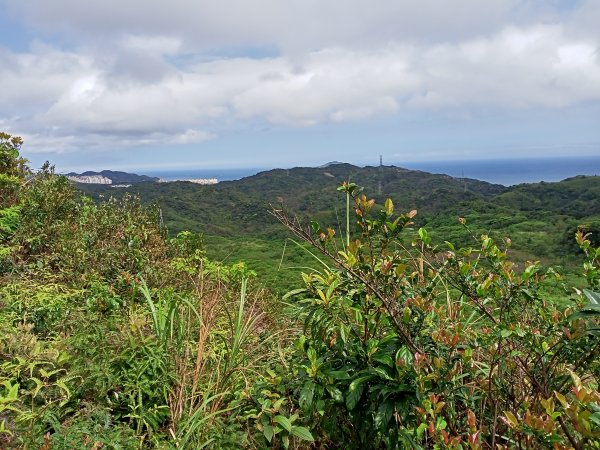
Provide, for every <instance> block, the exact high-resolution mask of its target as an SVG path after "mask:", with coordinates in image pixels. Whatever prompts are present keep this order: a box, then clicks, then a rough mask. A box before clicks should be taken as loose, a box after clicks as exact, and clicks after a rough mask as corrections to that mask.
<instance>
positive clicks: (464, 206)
mask: <svg viewBox="0 0 600 450" xmlns="http://www.w3.org/2000/svg"><path fill="white" fill-rule="evenodd" d="M348 180H360V184H361V186H364V188H365V192H369V193H371V194H375V195H374V199H375V200H376V202H377V203H378V204H380V205H381V204H383V202H384V200H385V199H386V198H388V197H391V198H394V199H395V201H396V203H397V204H398V205H399V207H400V208H402V209H403V210H407V211H410V210H413V209H416V210H417V211H418V213H419V214H418V215H417V217H416V218H415V220H416V224H417V225H419V226H428V227H430V228H432V230H433V231H432V236H434V237H437V238H440V239H441V240H450V241H452V242H456V243H461V244H466V243H467V242H469V239H470V236H469V234H468V233H466V232H465V229H464V227H462V226H461V225H460V223H459V222H458V218H459V217H464V218H466V219H467V220H468V222H469V224H470V227H471V228H472V229H473V230H474V231H476V232H477V233H480V232H486V233H489V234H490V235H492V236H494V237H496V238H504V237H505V236H511V237H513V238H514V239H513V240H514V241H515V246H514V248H513V252H514V253H515V257H516V258H517V259H518V261H521V262H525V261H527V260H536V259H541V260H543V261H544V262H545V263H548V264H560V265H563V266H566V268H567V269H568V271H570V272H574V271H576V267H577V266H578V265H579V261H578V260H577V259H576V258H573V255H574V254H575V253H576V250H577V247H576V245H575V244H574V243H573V235H574V233H575V231H576V230H577V229H578V227H582V228H583V229H585V230H587V231H589V232H593V236H597V235H599V234H600V233H598V231H600V202H597V201H595V200H596V199H598V198H600V177H576V178H572V179H568V180H564V181H562V182H559V183H536V184H524V185H519V186H513V187H510V188H507V187H504V186H500V185H494V184H490V183H486V182H483V181H478V180H470V179H456V178H452V177H449V176H447V175H435V174H430V173H426V172H420V171H413V170H407V169H401V168H397V167H364V168H359V167H356V166H352V165H350V164H330V165H328V166H327V167H325V168H294V169H289V170H283V169H276V170H271V171H266V172H261V173H259V174H257V175H255V176H251V177H248V178H244V179H242V180H238V181H231V182H223V183H219V184H218V185H214V186H198V185H194V184H192V183H185V182H178V183H168V184H155V183H150V184H143V185H138V186H135V187H132V188H130V189H128V190H127V192H129V193H134V194H135V195H139V196H140V198H141V199H142V200H143V201H144V202H145V203H148V204H156V205H158V206H159V207H160V208H161V209H162V212H163V218H164V221H165V224H166V225H167V227H168V228H169V230H170V231H171V232H172V233H173V234H175V233H176V232H178V231H181V230H192V231H195V232H200V233H202V234H203V236H204V241H205V245H206V250H207V252H208V254H209V255H210V256H211V257H213V258H215V259H217V260H224V261H228V262H237V261H246V262H248V263H249V264H250V265H252V267H253V268H255V269H256V270H257V271H258V273H259V274H260V275H261V279H262V280H264V281H265V282H266V283H267V284H268V286H269V287H270V288H273V289H278V290H279V291H280V292H284V291H285V290H287V289H289V288H291V287H292V285H293V283H295V282H297V281H298V277H297V275H296V272H295V271H294V270H286V269H285V268H286V267H297V266H307V265H312V264H313V262H314V260H312V259H311V258H310V257H309V256H307V253H306V252H303V251H302V250H299V249H298V248H297V247H296V246H295V245H293V244H292V245H286V242H285V241H286V239H287V237H288V236H287V235H286V233H285V232H284V231H283V230H282V228H281V227H280V226H279V225H278V224H277V222H276V221H275V220H274V218H273V217H272V216H271V215H269V214H267V212H268V211H269V209H270V207H271V206H275V207H277V208H284V209H287V210H289V211H292V212H293V213H294V214H295V215H297V216H298V217H300V218H302V219H304V220H318V221H321V222H325V223H329V224H331V225H332V226H333V227H334V228H335V229H336V231H337V232H338V234H339V233H340V231H341V230H340V225H341V224H342V222H343V217H342V216H343V215H344V211H345V208H346V204H345V200H344V198H343V197H340V196H339V194H338V192H337V191H336V188H337V187H338V186H339V185H340V183H342V182H343V181H348ZM79 187H80V188H81V189H82V190H83V191H84V192H86V193H87V194H89V195H91V196H92V197H94V198H99V196H100V195H104V196H105V197H107V196H110V195H120V193H115V192H114V190H111V189H110V188H106V187H102V186H79ZM379 192H380V193H379ZM592 239H596V238H595V237H593V238H592ZM595 242H596V243H597V241H595ZM288 244H289V242H288ZM284 249H285V251H284Z"/></svg>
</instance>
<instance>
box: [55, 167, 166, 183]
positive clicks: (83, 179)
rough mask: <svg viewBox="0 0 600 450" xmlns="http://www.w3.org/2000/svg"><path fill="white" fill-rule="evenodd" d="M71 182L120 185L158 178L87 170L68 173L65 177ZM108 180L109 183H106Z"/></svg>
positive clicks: (152, 180) (155, 180)
mask: <svg viewBox="0 0 600 450" xmlns="http://www.w3.org/2000/svg"><path fill="white" fill-rule="evenodd" d="M66 176H67V177H69V179H71V180H72V181H75V182H77V183H85V184H121V183H127V184H132V183H148V182H157V181H159V178H156V177H149V176H147V175H137V174H135V173H127V172H119V171H116V170H102V171H101V172H94V171H91V170H88V171H87V172H83V173H75V172H70V173H68V174H67V175H66ZM108 180H110V181H108Z"/></svg>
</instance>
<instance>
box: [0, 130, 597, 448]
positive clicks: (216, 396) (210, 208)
mask: <svg viewBox="0 0 600 450" xmlns="http://www.w3.org/2000/svg"><path fill="white" fill-rule="evenodd" d="M0 144H1V145H2V147H1V148H0V150H1V152H0V169H1V170H0V175H2V176H3V178H2V180H4V181H3V183H4V184H1V185H0V189H4V190H3V191H2V192H3V193H4V195H3V197H2V202H3V203H2V204H1V205H0V245H1V246H0V447H2V448H43V449H50V448H69V449H70V448H89V449H95V450H97V449H99V448H115V449H140V448H160V449H165V448H218V449H228V448H230V449H237V448H265V447H273V448H297V449H298V448H415V449H418V448H436V449H437V448H447V449H450V448H463V449H464V448H472V449H477V448H496V449H497V448H557V449H562V448H565V449H566V448H575V449H580V448H599V447H600V443H599V439H600V437H599V436H600V415H599V414H600V413H599V411H600V396H599V394H598V374H599V373H600V366H599V365H598V361H599V359H600V358H598V355H599V353H600V343H599V341H598V337H599V336H600V331H599V330H600V325H599V321H600V311H599V310H598V302H599V301H600V294H599V292H600V275H599V257H600V249H599V248H597V245H596V241H594V240H593V236H590V234H589V233H590V232H593V231H594V230H595V229H594V228H593V226H592V225H593V221H591V220H587V219H589V217H587V218H586V221H585V223H584V222H581V224H583V225H586V226H579V227H578V226H577V225H579V224H580V223H579V219H578V218H583V217H584V216H583V215H582V214H580V213H577V212H576V211H577V205H580V202H581V201H583V200H585V198H586V197H585V195H584V194H581V195H579V197H577V199H576V201H575V202H574V203H573V204H569V205H565V204H564V202H563V203H561V204H562V205H563V206H562V207H563V213H564V214H567V215H569V217H570V218H571V219H573V221H571V222H569V223H567V224H566V227H563V228H560V226H558V225H556V224H557V223H558V221H560V220H562V218H564V216H561V218H560V219H557V220H556V222H553V223H550V222H551V221H550V220H549V212H548V211H547V210H546V211H544V210H543V208H538V207H537V206H535V207H532V206H531V204H536V205H537V204H538V203H539V202H538V201H537V200H536V199H537V198H541V197H542V196H543V195H546V194H547V193H548V194H549V195H550V197H549V198H551V200H549V202H548V203H549V204H550V205H554V206H552V207H553V208H554V207H556V208H558V207H559V206H558V205H559V203H560V202H559V201H558V200H557V199H558V198H560V197H561V195H562V194H561V193H562V192H564V190H565V189H566V190H567V191H569V192H570V194H569V195H570V196H571V197H574V196H576V195H575V193H578V192H580V191H581V190H582V186H584V185H585V186H589V185H590V183H593V182H594V180H593V179H592V181H590V179H573V180H566V181H565V182H564V183H563V184H561V185H560V186H554V185H552V186H537V185H534V186H529V187H527V186H521V187H517V188H514V189H510V190H507V189H504V188H502V187H498V186H492V185H488V184H486V183H478V182H468V183H467V184H468V188H469V189H470V191H468V192H466V193H465V191H464V184H463V183H458V184H457V183H455V182H453V181H451V180H450V181H449V180H448V178H447V177H443V176H423V175H422V174H416V173H413V172H410V171H406V172H403V171H399V170H397V169H390V170H389V171H383V172H384V173H383V174H382V171H380V169H375V168H367V169H365V171H364V174H365V179H366V181H367V184H368V185H377V184H378V183H379V181H382V185H383V186H384V190H386V191H390V190H391V192H396V191H395V190H397V189H406V188H408V187H411V186H412V187H414V190H413V191H412V193H411V194H410V195H409V196H407V197H405V198H403V206H406V204H410V205H415V206H419V207H421V206H423V208H422V209H423V210H424V211H423V212H424V213H425V215H426V216H427V215H429V216H428V217H426V219H417V217H416V210H412V211H410V212H408V213H404V214H398V213H397V212H396V211H397V210H398V209H399V208H398V207H399V204H400V203H399V202H398V201H396V203H397V204H394V202H392V200H391V199H387V200H386V199H385V198H383V197H382V198H378V199H369V198H367V197H366V196H365V195H362V194H361V189H360V188H358V186H356V185H355V184H353V183H349V182H346V183H345V184H344V185H343V186H342V187H341V189H340V190H341V191H342V192H343V193H344V194H346V195H345V198H343V199H341V202H338V200H339V198H338V199H336V197H335V196H336V189H335V186H332V185H331V183H330V180H331V178H334V179H335V178H338V179H339V180H342V179H345V180H349V179H350V177H351V175H352V174H354V172H355V171H356V170H357V169H356V168H353V167H352V166H346V165H341V166H339V167H338V166H335V167H331V168H328V169H327V170H328V172H327V173H328V175H326V176H321V175H323V174H322V173H321V174H320V177H319V180H318V181H317V182H314V186H309V187H306V189H304V188H302V186H306V184H304V185H303V184H302V183H307V182H308V183H313V181H312V180H314V169H297V170H292V171H290V172H285V171H274V172H272V173H270V174H267V175H259V176H257V177H253V178H252V179H251V180H249V183H250V184H249V186H250V187H251V188H252V189H248V191H247V192H245V193H242V192H240V191H239V190H238V189H237V187H236V184H235V183H231V184H228V183H223V184H222V185H217V186H216V187H201V188H198V187H197V186H189V185H187V184H175V185H171V186H164V187H161V186H158V187H157V186H154V185H152V184H149V185H147V186H141V187H139V189H141V190H145V191H144V192H146V193H147V194H148V196H149V197H152V195H155V194H156V193H157V192H159V193H160V195H167V196H168V197H169V198H170V199H175V201H177V200H176V197H177V195H174V194H176V193H178V190H181V193H182V194H184V195H182V196H181V197H180V200H181V202H182V204H180V205H177V206H176V207H174V206H172V205H171V206H165V205H161V206H162V207H163V212H164V213H165V216H166V217H167V218H169V217H171V218H172V217H178V218H179V219H182V221H181V222H178V223H179V224H183V223H187V224H192V223H191V218H195V217H198V216H196V215H195V214H196V212H197V211H196V209H195V208H196V206H195V205H197V204H199V205H201V206H200V208H205V209H204V210H203V214H204V216H202V218H203V220H205V222H203V223H200V226H201V227H202V228H200V229H198V228H196V229H195V231H205V230H204V229H203V228H204V227H206V231H208V234H206V232H205V234H203V235H200V234H197V233H195V232H187V231H183V230H181V229H179V230H177V229H176V231H181V232H180V233H178V234H177V235H176V236H175V237H172V238H168V236H167V233H166V230H165V228H163V227H162V223H161V220H160V218H161V214H160V212H159V209H158V207H155V206H151V207H147V206H144V205H143V204H142V203H141V201H140V200H139V199H138V198H136V197H133V196H131V195H129V194H125V195H123V196H121V197H120V198H119V199H115V198H109V199H105V198H99V197H97V198H96V200H98V201H93V200H92V199H91V198H89V197H86V196H80V195H79V194H78V193H77V192H76V191H75V189H74V188H73V186H72V185H71V183H70V182H68V180H66V179H65V178H64V177H60V176H57V175H55V174H54V172H53V169H52V168H51V167H50V166H49V165H45V166H44V167H43V168H42V170H41V171H40V172H39V173H37V174H35V175H33V174H31V173H30V172H29V170H28V169H27V167H26V165H25V162H24V160H22V159H21V158H20V157H19V153H18V150H19V148H20V145H21V142H20V140H19V139H18V138H14V139H13V138H11V137H10V136H8V135H0ZM381 177H383V180H382V179H381ZM272 180H274V185H270V184H269V183H270V182H271V181H272ZM406 183H408V184H406ZM281 188H285V189H288V190H289V191H286V192H288V193H289V192H291V193H294V195H291V194H285V196H286V198H284V199H283V200H284V202H281V201H277V202H276V203H277V204H280V205H282V203H285V202H289V204H288V205H287V206H288V207H292V208H298V210H299V211H300V216H299V217H302V216H303V215H308V214H309V213H310V211H316V213H315V214H314V216H313V217H312V218H313V219H314V220H313V221H312V222H311V226H310V227H309V228H307V229H305V228H303V227H302V226H300V222H299V220H298V219H297V218H295V217H294V218H293V219H292V218H291V217H290V216H289V215H287V214H286V213H285V212H284V211H283V205H282V207H281V208H279V209H276V210H274V211H273V216H275V218H276V219H279V220H280V221H281V222H283V223H284V225H286V226H287V227H288V228H289V229H290V230H291V231H292V232H293V233H294V235H295V239H294V240H291V239H290V240H287V238H286V235H285V234H284V232H283V230H281V229H278V228H277V227H278V225H277V224H276V222H275V220H274V219H273V218H272V217H268V216H266V215H265V214H263V213H262V212H261V208H263V207H264V201H265V200H269V199H271V200H273V198H274V197H275V196H281ZM210 189H216V190H217V191H218V193H219V196H215V195H209V194H210V193H211V192H213V191H211V190H210ZM163 190H164V192H163ZM198 192H201V193H203V194H204V195H205V197H206V198H205V199H203V202H204V203H203V202H195V201H194V202H192V201H191V200H190V199H191V197H192V196H195V195H196V194H198ZM265 193H266V194H265ZM426 194H427V195H426ZM288 195H289V196H288ZM492 198H493V199H494V200H493V201H494V204H493V205H492V206H490V205H491V203H489V201H491V199H492ZM154 200H157V198H156V197H155V198H154ZM562 200H564V199H562ZM562 200H561V201H562ZM344 201H345V203H346V212H345V213H346V216H345V217H343V218H342V219H341V221H342V222H343V221H344V220H343V219H345V222H346V223H345V227H343V226H342V225H341V224H340V219H339V214H337V213H335V211H334V212H333V213H330V212H327V210H331V207H332V205H333V206H334V209H335V207H339V210H340V211H343V204H344ZM352 202H354V205H353V207H352ZM503 202H508V203H510V202H515V203H521V204H522V207H519V210H518V211H517V212H516V213H514V214H512V212H514V211H511V209H510V208H511V207H510V206H507V204H505V203H503ZM449 203H450V204H451V205H452V207H451V208H449V210H448V212H447V213H446V215H441V214H438V213H439V212H440V211H441V210H443V209H444V208H446V207H447V206H448V204H449ZM473 205H475V206H474V207H473V208H472V206H473ZM223 208H225V209H226V210H227V213H226V214H225V213H224V212H223V211H224V209H223ZM400 209H402V208H400ZM592 209H593V208H592ZM465 211H466V212H467V213H468V214H463V212H465ZM469 211H470V212H469ZM592 212H594V211H592ZM224 214H225V215H224ZM594 214H597V212H594ZM450 215H456V216H459V215H460V216H461V217H462V216H465V217H466V219H461V220H460V221H459V222H456V221H455V220H453V221H452V223H451V222H450V220H449V216H450ZM324 219H326V220H331V223H334V224H335V225H334V226H331V227H323V226H321V225H320V223H322V222H323V220H324ZM467 220H468V221H469V223H474V225H469V226H468V227H467V226H466V222H467ZM206 221H208V222H210V221H212V223H210V224H209V223H207V222H206ZM494 221H496V223H500V224H501V227H502V228H503V231H507V230H508V231H510V232H511V233H512V232H515V233H517V235H518V236H519V237H525V238H527V239H529V238H531V245H529V244H528V245H529V247H527V249H525V250H524V249H523V248H515V247H516V246H515V247H512V241H511V240H510V239H508V238H505V237H504V236H500V238H498V236H497V234H498V233H497V232H494V230H493V229H490V230H489V232H488V230H487V228H492V225H493V223H494ZM336 222H337V224H336ZM232 224H235V226H233V225H232ZM436 224H437V225H436ZM590 224H591V225H590ZM192 225H194V226H196V225H195V224H192ZM433 225H436V227H433ZM438 225H439V227H437V226H438ZM555 225H556V226H555ZM236 227H237V228H236ZM241 227H246V228H248V229H249V230H250V231H249V232H250V233H251V234H250V235H255V236H258V237H257V238H256V239H254V238H253V239H250V240H248V239H246V237H247V236H249V235H248V234H247V233H246V232H239V233H238V231H236V230H239V229H241ZM553 227H554V228H553ZM573 227H575V228H573ZM539 229H543V231H542V232H540V231H539ZM575 229H578V230H579V231H578V234H577V238H576V242H577V245H578V246H579V247H580V248H581V249H583V251H584V253H585V258H586V259H585V262H584V273H583V277H585V278H586V279H587V282H588V287H589V288H588V289H581V286H578V288H577V289H567V290H563V287H562V285H563V284H565V285H566V281H569V282H570V281H571V280H572V279H573V278H572V276H571V278H567V279H566V280H565V279H563V278H562V277H561V276H560V275H558V272H557V271H556V270H554V269H544V264H542V263H541V262H537V259H536V258H531V261H528V258H527V255H529V253H528V252H529V251H530V250H531V249H533V248H537V246H540V245H541V243H543V242H544V239H545V238H546V237H547V235H548V233H549V232H550V231H551V230H554V231H556V232H557V235H559V236H561V239H562V234H561V233H564V232H566V230H571V231H575ZM273 232H274V233H273ZM230 233H234V234H236V233H237V235H236V236H234V237H233V238H231V237H230V236H228V235H229V234H230ZM245 233H246V234H245ZM253 233H256V234H253ZM230 239H231V240H230ZM443 241H447V242H445V243H444V244H438V243H440V242H443ZM451 241H456V242H458V243H459V245H453V244H451V243H450V242H451ZM288 242H291V243H294V244H297V245H290V247H291V248H292V249H291V250H290V249H287V248H286V247H287V244H286V243H288ZM303 242H304V243H306V245H307V246H308V247H312V252H310V251H306V250H305V249H304V248H303V247H302V246H303V245H304V244H303ZM548 242H550V241H548ZM552 242H559V241H558V240H557V241H552ZM546 244H547V245H546V247H552V245H551V244H548V243H546ZM210 246H212V247H213V248H212V249H211V248H210ZM215 247H218V250H215ZM281 247H283V249H284V250H283V251H282V249H281ZM566 248H567V247H566V246H565V247H564V249H566ZM526 250H527V251H526ZM560 251H563V250H560ZM219 252H221V253H220V255H219V258H218V259H216V258H214V257H212V256H214V255H216V254H218V253H219ZM244 252H246V253H244ZM319 252H320V254H319ZM544 252H545V253H544V255H552V254H559V251H558V250H557V251H556V253H555V250H554V249H549V250H544ZM230 253H232V254H230ZM282 253H283V255H282ZM244 254H245V255H250V254H253V255H256V260H257V261H260V262H261V264H258V265H256V266H255V265H251V266H248V265H246V264H245V263H244V262H242V260H243V258H242V257H243V256H244ZM260 254H262V256H260ZM265 254H267V255H268V258H270V259H272V261H271V262H265V260H266V257H265ZM512 254H516V255H517V261H516V262H513V261H512V258H511V257H512ZM286 258H287V259H286ZM284 259H285V261H284ZM315 262H317V263H318V267H319V270H314V269H310V268H309V266H310V265H314V263H315ZM290 265H293V266H302V267H303V269H302V270H304V271H305V272H306V273H305V274H303V275H302V276H303V280H304V288H302V289H296V290H294V291H292V292H291V293H290V294H289V295H288V296H286V297H285V298H284V299H283V301H282V300H280V299H279V298H277V297H274V296H272V295H271V294H270V293H269V292H268V291H265V290H263V289H261V288H260V285H259V283H260V282H261V281H263V278H261V277H265V276H269V277H270V278H269V279H270V280H271V282H272V283H273V284H272V285H277V283H279V284H278V285H279V286H280V287H281V286H283V284H281V283H282V282H281V281H278V278H279V279H280V278H281V277H287V278H289V280H286V281H285V283H287V285H293V284H294V281H293V279H292V275H296V273H297V271H298V270H299V269H298V268H289V267H288V266H290ZM276 267H281V268H284V267H287V269H282V270H281V272H278V273H277V274H275V273H276V272H275V269H276ZM576 281H577V280H576ZM550 291H551V293H552V297H550V296H549V295H548V292H550ZM557 292H558V293H562V294H561V295H562V297H561V298H558V301H557ZM284 306H286V309H285V310H284ZM293 342H295V345H292V343H293Z"/></svg>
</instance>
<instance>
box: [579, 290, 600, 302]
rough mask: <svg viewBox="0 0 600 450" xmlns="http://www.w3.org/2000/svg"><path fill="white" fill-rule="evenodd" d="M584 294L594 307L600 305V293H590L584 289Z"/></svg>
mask: <svg viewBox="0 0 600 450" xmlns="http://www.w3.org/2000/svg"><path fill="white" fill-rule="evenodd" d="M583 293H584V294H585V296H586V297H587V298H588V300H589V301H590V303H592V304H593V305H600V293H598V292H593V291H588V290H587V289H584V290H583Z"/></svg>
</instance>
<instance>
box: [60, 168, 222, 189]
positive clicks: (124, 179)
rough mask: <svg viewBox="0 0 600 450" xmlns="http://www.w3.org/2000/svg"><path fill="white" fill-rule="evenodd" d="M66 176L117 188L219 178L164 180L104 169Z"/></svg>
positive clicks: (77, 180) (76, 180)
mask: <svg viewBox="0 0 600 450" xmlns="http://www.w3.org/2000/svg"><path fill="white" fill-rule="evenodd" d="M66 177H67V178H68V179H69V180H71V181H73V182H75V183H83V184H109V185H111V186H112V187H115V188H124V187H130V186H131V184H132V183H133V184H135V183H148V182H153V183H174V182H176V181H187V182H189V183H195V184H205V185H209V184H217V183H218V182H219V180H218V179H217V178H189V179H178V180H164V179H161V178H157V177H149V176H147V175H137V174H134V173H127V172H118V171H112V170H103V171H101V172H91V171H88V172H84V173H81V174H78V173H73V172H71V173H68V174H66Z"/></svg>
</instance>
